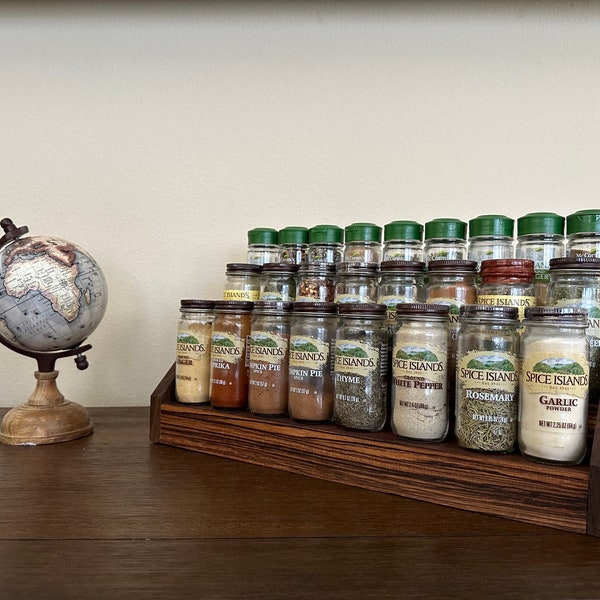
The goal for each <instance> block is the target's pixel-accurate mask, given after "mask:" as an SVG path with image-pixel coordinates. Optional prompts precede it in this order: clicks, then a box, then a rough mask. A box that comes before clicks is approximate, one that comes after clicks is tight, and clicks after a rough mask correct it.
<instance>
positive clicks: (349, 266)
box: [337, 261, 379, 276]
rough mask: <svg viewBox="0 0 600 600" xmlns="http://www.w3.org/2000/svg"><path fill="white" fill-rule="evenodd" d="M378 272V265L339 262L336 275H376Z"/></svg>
mask: <svg viewBox="0 0 600 600" xmlns="http://www.w3.org/2000/svg"><path fill="white" fill-rule="evenodd" d="M378 272H379V264H378V263H364V262H352V261H348V262H341V263H339V264H338V266H337V273H338V275H367V276H369V275H371V276H373V275H377V273H378Z"/></svg>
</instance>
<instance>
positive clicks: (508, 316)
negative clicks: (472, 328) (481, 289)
mask: <svg viewBox="0 0 600 600" xmlns="http://www.w3.org/2000/svg"><path fill="white" fill-rule="evenodd" d="M459 314H460V316H461V318H463V317H464V318H467V319H473V318H482V319H502V320H504V321H518V319H519V309H518V308H517V307H516V306H494V305H492V304H463V305H462V306H461V307H460V313H459Z"/></svg>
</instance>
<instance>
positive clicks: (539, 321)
mask: <svg viewBox="0 0 600 600" xmlns="http://www.w3.org/2000/svg"><path fill="white" fill-rule="evenodd" d="M587 319H588V315H587V311H586V309H585V308H569V307H549V306H545V307H541V306H539V307H533V308H529V309H527V310H526V311H525V333H524V334H523V350H522V360H523V367H522V377H521V391H520V399H519V402H520V404H519V449H520V451H521V454H522V455H523V456H525V457H526V458H529V459H531V460H533V461H536V462H548V463H554V464H565V465H575V464H579V463H580V462H581V461H582V460H583V458H584V456H585V452H586V446H587V434H588V428H587V413H588V382H589V360H588V357H589V352H588V351H589V346H588V342H587V339H586V336H585V328H586V326H587Z"/></svg>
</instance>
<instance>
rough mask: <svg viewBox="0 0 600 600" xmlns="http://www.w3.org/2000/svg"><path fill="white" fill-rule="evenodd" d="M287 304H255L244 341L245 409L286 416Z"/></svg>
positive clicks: (289, 305) (288, 308)
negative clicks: (248, 331)
mask: <svg viewBox="0 0 600 600" xmlns="http://www.w3.org/2000/svg"><path fill="white" fill-rule="evenodd" d="M291 311H292V303H291V302H276V301H275V302H263V301H260V302H255V303H254V310H253V313H252V324H251V327H250V337H249V338H248V363H249V373H250V379H249V388H248V408H249V409H250V411H251V412H252V414H254V415H261V416H275V415H287V395H288V362H289V342H290V315H291Z"/></svg>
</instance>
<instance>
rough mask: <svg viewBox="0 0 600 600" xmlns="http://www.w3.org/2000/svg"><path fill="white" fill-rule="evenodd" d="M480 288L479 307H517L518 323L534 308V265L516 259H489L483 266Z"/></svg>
mask: <svg viewBox="0 0 600 600" xmlns="http://www.w3.org/2000/svg"><path fill="white" fill-rule="evenodd" d="M480 275H481V284H480V286H479V293H478V295H477V302H478V303H479V304H487V305H489V306H516V307H517V308H518V309H519V320H520V321H522V320H523V316H524V314H525V309H526V308H528V307H530V306H535V289H534V287H533V277H534V275H535V272H534V269H533V261H532V260H527V259H522V258H519V259H517V258H513V259H509V258H506V259H490V260H484V261H482V263H481V270H480Z"/></svg>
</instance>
